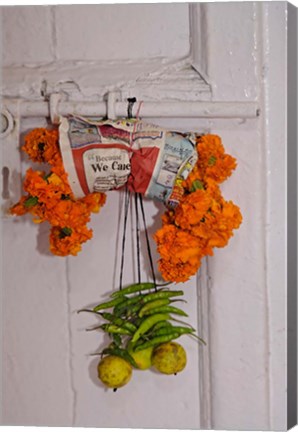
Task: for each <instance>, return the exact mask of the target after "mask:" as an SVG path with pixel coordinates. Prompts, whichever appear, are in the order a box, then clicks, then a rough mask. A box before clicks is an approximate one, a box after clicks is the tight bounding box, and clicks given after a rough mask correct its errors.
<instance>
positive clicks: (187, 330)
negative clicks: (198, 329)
mask: <svg viewBox="0 0 298 432" xmlns="http://www.w3.org/2000/svg"><path fill="white" fill-rule="evenodd" d="M194 331H195V330H192V329H190V328H189V327H179V326H171V327H163V328H161V329H158V330H157V331H155V332H154V333H153V337H157V336H167V335H170V334H172V333H179V334H180V335H183V334H189V333H193V332H194Z"/></svg>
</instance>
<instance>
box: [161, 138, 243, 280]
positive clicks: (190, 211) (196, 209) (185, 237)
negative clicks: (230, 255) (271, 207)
mask: <svg viewBox="0 0 298 432" xmlns="http://www.w3.org/2000/svg"><path fill="white" fill-rule="evenodd" d="M197 152H198V161H197V164H196V166H195V167H194V169H193V171H192V172H191V173H190V175H189V176H188V178H187V180H186V181H185V182H184V184H183V187H184V196H183V198H182V200H181V202H180V203H179V205H178V206H177V207H176V208H175V209H174V210H168V211H167V212H166V213H165V214H164V216H163V218H162V221H163V224H162V228H161V229H160V230H158V231H157V232H156V233H155V236H154V238H155V241H156V243H157V250H158V252H159V254H160V257H161V258H160V260H159V270H160V272H161V274H162V276H163V278H164V279H165V280H167V281H172V282H185V281H187V280H188V279H189V277H190V276H192V275H194V274H195V273H196V272H197V271H198V269H199V267H200V265H201V259H202V258H203V257H204V256H206V255H213V248H215V247H224V246H226V245H227V243H228V241H229V239H230V237H231V236H232V235H233V230H234V229H236V228H239V226H240V224H241V222H242V216H241V212H240V209H239V207H237V206H236V205H235V204H233V202H232V201H225V200H224V198H223V196H222V194H221V191H220V188H219V184H220V183H222V182H223V181H224V180H226V179H227V178H228V177H229V176H230V175H231V173H232V171H233V170H234V169H235V168H236V160H235V158H233V157H232V156H230V155H228V154H226V153H225V150H224V147H223V145H222V143H221V139H220V137H218V136H216V135H204V136H201V137H198V139H197Z"/></svg>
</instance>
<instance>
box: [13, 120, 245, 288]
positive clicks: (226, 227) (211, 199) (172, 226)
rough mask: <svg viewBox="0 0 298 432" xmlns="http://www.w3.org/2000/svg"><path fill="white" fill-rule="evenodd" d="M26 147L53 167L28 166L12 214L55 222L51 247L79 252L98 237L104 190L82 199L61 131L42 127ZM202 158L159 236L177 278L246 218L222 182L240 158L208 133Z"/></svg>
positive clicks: (163, 265)
mask: <svg viewBox="0 0 298 432" xmlns="http://www.w3.org/2000/svg"><path fill="white" fill-rule="evenodd" d="M22 149H23V150H24V151H25V152H26V153H27V154H28V156H29V158H30V159H31V160H32V161H33V162H39V163H47V164H49V165H50V166H51V169H50V172H49V173H46V172H43V171H34V170H33V169H31V168H30V169H28V171H27V173H26V176H25V179H24V190H25V191H26V192H27V195H25V196H22V197H21V199H20V200H19V202H18V203H17V204H16V205H14V206H13V207H12V208H11V213H12V214H15V215H24V214H26V213H31V214H32V215H33V217H34V218H33V221H34V222H35V223H41V222H44V221H48V222H49V223H50V224H51V225H52V228H51V232H50V250H51V252H52V253H53V254H55V255H60V256H66V255H70V254H71V255H77V253H78V252H79V251H80V250H81V245H82V243H84V242H86V241H87V240H89V239H90V238H91V237H92V230H91V229H89V228H88V227H87V223H88V222H89V221H90V213H91V212H93V213H97V212H98V211H99V210H100V208H101V207H102V206H103V205H104V203H105V200H106V195H105V194H104V193H91V194H89V195H87V196H85V197H84V198H81V199H76V198H75V197H74V195H73V193H72V190H71V188H70V186H69V183H68V180H67V173H66V172H65V170H64V167H63V161H62V157H61V153H60V149H59V135H58V131H57V130H47V129H44V128H38V129H34V130H33V131H31V132H30V133H29V134H28V135H27V136H26V138H25V145H24V146H23V147H22ZM197 152H198V161H197V163H196V165H195V167H194V169H193V170H192V172H191V173H190V174H189V176H188V177H187V179H186V180H185V181H184V183H183V189H184V194H183V196H182V199H181V201H180V203H179V205H178V206H177V207H176V208H175V209H168V210H167V211H166V213H165V214H164V215H163V217H162V222H163V224H162V228H161V229H160V230H158V231H157V232H156V234H155V236H154V238H155V240H156V242H157V249H158V252H159V254H160V257H161V258H160V260H159V269H160V272H161V274H162V276H163V278H164V279H165V280H167V281H171V282H185V281H187V280H188V279H189V277H190V276H192V275H194V274H195V273H196V272H197V270H198V268H199V267H200V265H201V259H202V258H203V257H204V256H206V255H213V248H214V247H224V246H226V244H227V243H228V241H229V239H230V237H231V236H232V235H233V230H234V229H236V228H238V227H239V226H240V224H241V221H242V216H241V213H240V209H239V207H237V206H236V205H235V204H233V203H232V202H231V201H229V202H228V201H225V200H224V198H223V197H222V194H221V191H220V188H219V184H220V183H222V182H223V181H224V180H226V179H227V178H228V177H229V176H230V175H231V174H232V171H233V170H234V169H235V168H236V160H235V158H233V157H232V156H230V155H228V154H226V153H225V150H224V147H223V145H222V143H221V139H220V138H219V137H218V136H216V135H204V136H201V137H198V139H197Z"/></svg>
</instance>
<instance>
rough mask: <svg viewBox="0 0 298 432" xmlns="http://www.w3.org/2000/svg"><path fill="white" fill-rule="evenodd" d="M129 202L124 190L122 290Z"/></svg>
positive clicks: (126, 191) (126, 190)
mask: <svg viewBox="0 0 298 432" xmlns="http://www.w3.org/2000/svg"><path fill="white" fill-rule="evenodd" d="M129 202H130V192H129V190H128V189H127V187H126V189H125V198H124V224H123V236H122V248H121V264H120V283H119V289H120V290H122V278H123V267H124V250H125V240H126V226H127V216H128V210H129Z"/></svg>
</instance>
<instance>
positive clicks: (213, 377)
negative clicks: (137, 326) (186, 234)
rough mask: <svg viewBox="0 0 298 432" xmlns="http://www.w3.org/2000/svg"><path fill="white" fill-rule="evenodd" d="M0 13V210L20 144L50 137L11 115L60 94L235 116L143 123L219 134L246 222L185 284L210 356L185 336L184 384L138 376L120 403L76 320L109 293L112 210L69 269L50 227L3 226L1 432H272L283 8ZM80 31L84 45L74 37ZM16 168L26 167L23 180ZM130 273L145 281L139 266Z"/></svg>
mask: <svg viewBox="0 0 298 432" xmlns="http://www.w3.org/2000/svg"><path fill="white" fill-rule="evenodd" d="M1 12H2V20H3V35H2V38H3V46H4V60H3V61H4V64H3V68H2V74H3V85H2V95H3V96H4V97H5V98H6V99H5V101H4V102H5V107H6V108H9V110H10V111H12V114H13V115H14V117H15V127H14V130H13V132H12V133H7V134H5V133H4V134H3V140H2V143H3V148H4V152H3V159H4V165H5V166H7V167H8V168H9V171H10V178H9V187H8V189H9V191H8V192H9V199H8V197H7V194H6V195H5V196H4V206H6V207H7V206H8V204H9V201H13V200H17V199H18V196H19V193H20V187H19V186H20V182H19V177H18V175H19V173H20V156H19V145H20V142H21V141H22V136H23V134H24V132H26V131H28V130H29V129H31V128H32V127H41V126H45V125H46V120H45V118H43V116H42V115H40V116H39V118H30V119H28V118H22V117H21V116H20V111H22V109H21V107H22V102H23V101H24V100H31V101H34V100H35V101H38V100H43V98H44V96H45V95H49V94H51V93H52V92H59V91H60V92H61V94H62V96H63V97H64V98H66V99H69V100H78V101H81V100H85V101H96V100H99V101H100V100H103V99H104V95H105V94H106V93H107V92H108V91H111V90H113V91H116V92H117V94H118V97H119V98H120V99H122V100H125V99H126V98H127V97H128V96H136V97H137V98H138V99H139V100H144V101H164V100H166V101H179V100H180V101H206V102H207V101H208V102H231V104H230V107H234V110H235V111H236V114H235V115H234V118H233V116H232V118H231V117H230V118H222V119H218V118H214V116H213V115H212V114H210V116H209V115H207V116H206V118H204V119H203V118H188V119H187V118H186V119H185V118H184V119H181V118H168V119H161V118H158V117H156V118H150V119H148V121H151V122H154V123H157V124H160V125H162V126H165V127H168V128H169V129H170V128H173V129H176V130H193V131H198V132H208V131H209V132H211V133H215V134H218V135H220V136H221V137H222V140H223V143H224V145H225V147H226V149H227V151H228V152H229V153H231V154H232V155H234V156H235V157H236V158H237V160H238V168H237V170H236V172H235V173H234V174H233V176H232V177H231V178H230V179H229V180H228V181H227V182H226V183H225V184H224V185H223V187H222V190H223V193H224V195H225V197H227V198H229V199H231V200H233V201H234V202H235V203H236V204H238V205H239V206H240V208H241V211H242V214H243V217H244V221H243V224H242V226H241V228H240V229H239V230H238V231H237V232H236V233H235V236H234V238H233V239H231V241H230V243H229V245H228V246H227V247H226V248H225V249H221V250H218V251H216V253H215V255H214V257H212V258H210V259H208V260H205V261H204V262H203V264H202V268H201V270H200V272H199V274H198V275H197V277H193V278H192V279H191V280H190V281H189V282H187V283H185V284H184V285H183V289H184V291H185V295H186V298H187V300H188V305H187V308H186V309H187V312H188V313H189V316H190V318H189V320H190V322H191V324H193V325H194V326H196V327H197V328H198V331H199V333H200V334H201V335H202V337H203V338H204V339H206V341H207V347H201V346H198V345H197V344H196V343H194V342H193V341H191V340H190V339H188V338H186V337H185V338H184V340H183V344H184V346H185V348H186V349H187V353H188V366H187V368H186V370H185V371H184V372H183V373H181V374H179V375H178V376H176V377H167V376H160V375H158V374H155V373H153V372H142V371H139V372H136V373H135V374H134V378H133V380H132V382H131V383H130V384H129V385H128V386H127V387H125V388H123V389H122V390H121V391H118V392H117V393H116V394H115V393H113V392H112V391H105V390H104V389H103V387H102V386H101V385H100V383H99V382H98V380H97V378H96V363H97V361H98V360H97V359H93V358H92V357H89V356H88V354H89V353H91V352H94V351H95V350H96V349H97V348H98V346H99V344H100V343H101V336H100V335H99V334H97V333H95V332H90V333H86V332H85V331H84V329H85V328H86V326H88V325H91V324H92V323H93V322H94V320H93V319H92V317H90V316H83V315H82V314H81V315H78V314H77V313H76V311H77V310H78V309H80V308H82V307H85V306H88V305H91V304H94V302H96V301H97V300H101V299H102V298H103V297H104V296H105V294H106V293H107V292H109V291H110V290H112V289H116V288H117V284H118V275H119V242H120V237H121V229H122V226H121V223H119V214H120V212H121V205H122V199H123V197H122V195H121V194H119V193H116V192H111V193H109V194H108V199H107V204H106V206H105V207H104V208H103V209H102V211H101V213H100V214H99V215H98V216H95V217H93V219H92V228H93V229H94V238H93V240H92V241H90V242H88V243H87V244H86V245H85V246H84V249H83V252H82V253H81V254H79V255H78V257H70V258H66V259H65V258H58V257H53V256H51V255H50V254H49V253H48V238H47V236H48V227H47V226H40V227H36V226H35V225H33V223H32V222H31V221H30V220H29V218H23V219H18V220H15V219H10V218H3V223H2V234H3V245H4V246H3V258H2V263H3V264H2V267H3V282H4V284H3V290H2V304H3V311H2V324H3V343H2V352H3V402H2V405H3V409H2V411H3V420H2V422H3V423H4V424H19V425H49V426H54V425H55V426H64V425H65V426H95V427H129V428H172V429H179V428H181V429H198V428H210V427H212V428H215V429H233V428H235V429H248V430H249V429H263V430H266V429H283V428H284V427H285V424H286V376H285V361H286V355H285V341H286V323H285V287H284V284H283V281H284V276H285V262H284V261H283V260H282V259H279V257H280V256H283V252H284V244H285V243H284V240H285V231H284V230H283V223H284V217H285V214H284V209H285V188H286V185H285V183H284V181H285V180H284V175H283V174H284V172H285V167H286V161H285V145H286V144H285V138H286V132H285V116H284V117H282V116H281V115H280V113H281V112H286V99H285V93H286V92H285V90H286V75H285V74H286V54H285V46H286V29H285V25H286V12H287V5H286V3H283V2H275V3H272V4H271V3H266V2H265V3H259V4H256V3H253V2H251V3H223V4H219V3H210V4H191V5H188V4H151V5H113V6H107V5H100V6H53V7H25V8H2V10H1ZM70 17H71V19H69V18H70ZM82 23H84V37H82V36H81V32H76V31H74V29H75V28H76V27H80V26H82ZM21 41H22V43H20V42H21ZM277 84H278V85H277ZM8 98H9V99H10V100H8ZM12 98H14V99H13V100H12ZM277 101H278V103H277ZM239 103H240V104H242V103H244V105H245V106H247V107H249V108H248V109H251V107H256V108H258V116H257V115H256V116H255V118H250V119H247V118H245V115H244V116H242V118H237V107H239V106H240V105H239ZM232 110H233V108H232ZM256 114H257V113H256ZM223 117H225V115H223ZM19 125H20V129H18V127H19ZM26 166H27V164H26V163H25V162H24V160H22V163H21V170H22V173H24V171H25V169H26ZM277 200H278V202H279V206H278V207H276V206H275V203H276V202H277ZM145 208H146V215H147V220H148V225H149V231H150V232H151V233H152V232H154V231H155V230H156V228H157V227H158V226H160V218H159V216H160V215H161V213H162V211H163V208H162V206H161V205H160V204H159V203H156V202H151V201H146V202H145ZM131 217H132V218H133V211H132V212H131ZM276 226H279V227H280V229H278V230H276V229H275V227H276ZM129 232H130V233H131V235H129V238H128V240H129V241H128V251H127V255H126V269H125V282H126V283H130V282H132V281H133V280H134V279H135V277H136V274H135V264H134V260H133V252H132V250H130V249H131V247H132V245H133V235H134V231H133V229H132V227H129ZM130 237H131V238H130ZM276 251H278V253H277V252H276ZM154 258H155V259H157V255H156V254H155V255H154ZM142 273H143V277H147V275H148V265H147V264H146V261H145V260H144V261H143V265H142ZM15 407H18V409H16V408H15Z"/></svg>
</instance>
